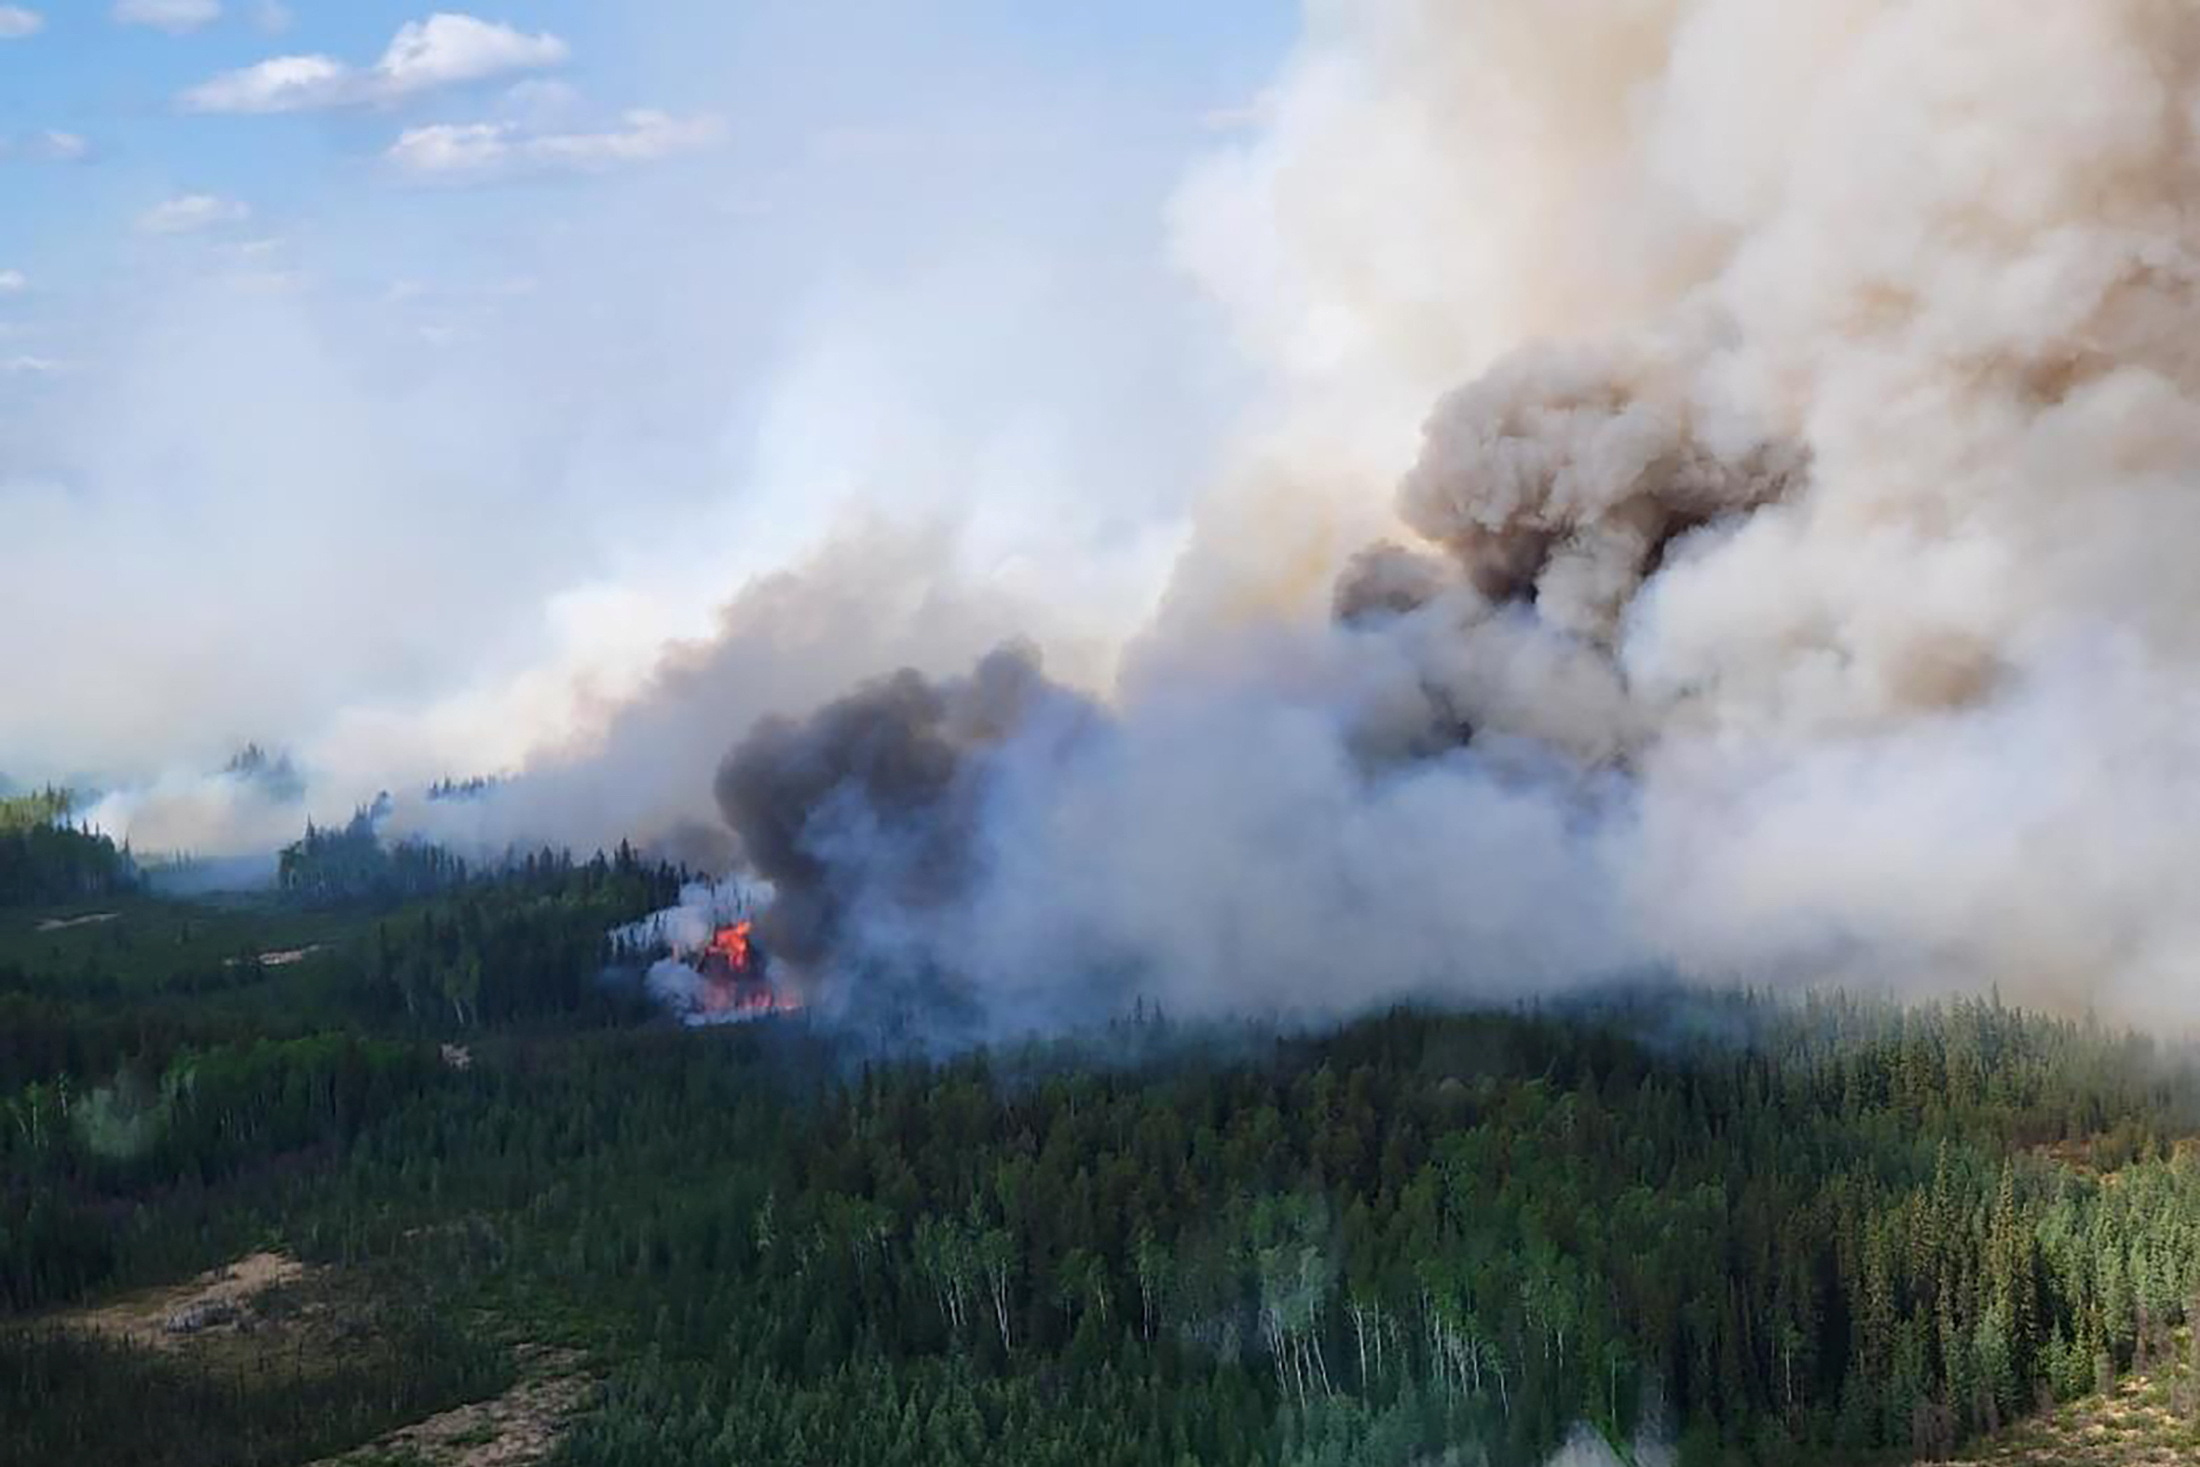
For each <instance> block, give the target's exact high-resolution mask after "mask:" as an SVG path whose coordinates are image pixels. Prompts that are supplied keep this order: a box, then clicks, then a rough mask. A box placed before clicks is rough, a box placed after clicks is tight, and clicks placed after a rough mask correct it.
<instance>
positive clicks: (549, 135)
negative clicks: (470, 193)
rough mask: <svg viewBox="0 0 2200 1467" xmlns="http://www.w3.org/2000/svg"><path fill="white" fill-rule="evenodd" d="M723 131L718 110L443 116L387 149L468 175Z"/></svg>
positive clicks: (582, 168)
mask: <svg viewBox="0 0 2200 1467" xmlns="http://www.w3.org/2000/svg"><path fill="white" fill-rule="evenodd" d="M725 135H726V128H725V123H724V122H723V121H722V120H721V119H719V118H717V117H712V116H697V117H685V118H682V117H674V116H673V115H672V114H670V113H668V112H658V111H651V110H641V111H635V112H629V113H627V114H626V115H625V116H624V117H623V118H621V119H620V122H619V125H618V126H616V127H613V128H607V129H604V130H602V131H598V132H529V131H528V130H526V129H525V128H523V127H521V126H520V125H519V124H518V123H513V122H474V123H438V124H436V125H434V126H430V127H416V128H411V129H408V130H407V131H406V132H405V133H404V134H403V135H401V136H400V137H399V138H398V139H397V141H396V142H395V143H393V144H391V146H390V149H389V151H388V152H387V153H386V154H384V155H383V156H384V157H385V158H386V159H387V160H388V161H389V162H390V163H391V164H392V165H394V166H395V167H397V168H399V169H400V170H402V171H404V172H405V173H407V174H410V175H411V176H413V177H415V178H419V179H432V180H438V181H444V182H469V181H479V180H485V179H492V178H503V177H510V176H512V175H514V174H521V173H540V172H556V171H567V172H581V173H599V172H605V171H608V170H610V169H614V168H624V167H630V166H634V165H638V164H644V163H655V162H658V161H660V160H662V159H665V158H671V157H675V156H677V155H679V154H682V153H693V152H698V151H700V150H702V149H705V148H709V147H713V146H715V145H716V144H718V143H719V142H720V141H722V140H723V139H724V137H725Z"/></svg>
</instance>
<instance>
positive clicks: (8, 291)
mask: <svg viewBox="0 0 2200 1467" xmlns="http://www.w3.org/2000/svg"><path fill="white" fill-rule="evenodd" d="M30 283H31V282H30V277H29V276H27V275H25V274H24V273H23V272H22V271H20V270H0V295H14V294H16V293H17V292H18V291H21V290H24V289H26V288H27V287H28V286H29V285H30Z"/></svg>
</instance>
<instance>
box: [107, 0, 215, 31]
mask: <svg viewBox="0 0 2200 1467" xmlns="http://www.w3.org/2000/svg"><path fill="white" fill-rule="evenodd" d="M114 17H115V19H116V20H117V21H119V22H120V23H121V24H123V25H142V26H150V27H151V28H152V29H154V30H156V31H166V32H168V34H170V35H171V36H181V35H187V34H189V33H190V32H192V31H195V30H198V29H200V28H201V27H203V26H210V25H212V24H213V23H214V22H215V21H217V20H220V19H221V18H222V6H221V0H115V9H114Z"/></svg>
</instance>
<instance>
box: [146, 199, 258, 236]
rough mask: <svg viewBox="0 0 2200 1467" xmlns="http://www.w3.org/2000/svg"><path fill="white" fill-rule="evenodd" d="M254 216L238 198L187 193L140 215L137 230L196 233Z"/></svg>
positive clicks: (163, 232)
mask: <svg viewBox="0 0 2200 1467" xmlns="http://www.w3.org/2000/svg"><path fill="white" fill-rule="evenodd" d="M251 217H252V211H251V209H249V208H247V207H246V206H245V205H243V204H240V203H238V202H237V201H236V200H235V199H224V198H217V197H216V196H214V195H213V194H185V195H183V196H182V197H181V198H174V199H169V200H167V201H166V202H165V203H160V204H156V205H154V206H153V207H152V208H150V209H148V210H146V211H145V212H144V213H143V214H140V215H139V216H138V221H137V227H138V232H139V233H141V234H195V233H197V232H198V231H200V230H205V229H215V228H219V227H221V226H223V225H229V224H242V223H243V222H244V221H245V220H247V219H249V218H251Z"/></svg>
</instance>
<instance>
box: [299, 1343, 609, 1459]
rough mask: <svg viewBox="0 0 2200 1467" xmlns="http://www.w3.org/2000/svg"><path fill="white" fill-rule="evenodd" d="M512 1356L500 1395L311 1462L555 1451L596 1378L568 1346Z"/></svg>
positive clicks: (535, 1455) (525, 1455) (532, 1455)
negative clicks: (514, 1364)
mask: <svg viewBox="0 0 2200 1467" xmlns="http://www.w3.org/2000/svg"><path fill="white" fill-rule="evenodd" d="M519 1361H520V1378H519V1381H518V1382H517V1383H516V1384H514V1385H513V1387H512V1388H511V1389H510V1390H508V1391H506V1392H505V1393H504V1394H503V1395H501V1396H496V1397H494V1398H492V1399H490V1400H487V1401H476V1402H474V1403H473V1404H472V1405H469V1406H457V1407H453V1408H452V1409H451V1410H449V1411H444V1412H441V1413H439V1414H437V1415H434V1416H431V1417H429V1418H428V1419H427V1420H425V1421H418V1422H415V1423H413V1424H412V1425H411V1426H407V1427H401V1428H399V1429H398V1430H396V1431H393V1432H391V1433H390V1434H389V1435H388V1436H385V1437H382V1438H381V1439H380V1440H378V1441H373V1442H369V1443H368V1444H367V1445H365V1446H363V1447H357V1448H354V1449H353V1450H351V1451H349V1452H345V1453H344V1454H343V1455H341V1456H337V1457H328V1458H324V1459H323V1460H322V1461H320V1462H316V1463H314V1464H312V1467H367V1464H369V1463H380V1462H389V1461H393V1460H394V1461H398V1462H405V1463H414V1462H418V1463H421V1464H423V1467H533V1464H535V1463H538V1462H541V1461H544V1460H545V1459H547V1458H548V1457H549V1455H550V1454H551V1452H552V1451H554V1450H556V1448H557V1445H558V1442H559V1440H560V1439H562V1438H563V1437H564V1435H565V1431H566V1427H567V1426H568V1425H569V1424H570V1423H571V1422H572V1420H573V1418H574V1417H575V1416H576V1415H578V1414H579V1413H580V1411H581V1409H582V1408H583V1407H584V1406H586V1405H587V1404H588V1399H589V1397H590V1396H591V1395H592V1394H593V1393H594V1391H595V1385H596V1383H595V1381H594V1380H593V1379H591V1378H590V1377H589V1376H588V1375H586V1374H585V1373H584V1372H583V1371H582V1370H581V1358H580V1356H579V1355H578V1354H576V1353H575V1352H573V1351H571V1350H552V1349H546V1348H544V1347H542V1346H539V1345H531V1346H526V1347H523V1348H522V1349H521V1350H520V1352H519Z"/></svg>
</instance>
